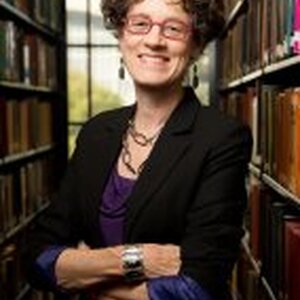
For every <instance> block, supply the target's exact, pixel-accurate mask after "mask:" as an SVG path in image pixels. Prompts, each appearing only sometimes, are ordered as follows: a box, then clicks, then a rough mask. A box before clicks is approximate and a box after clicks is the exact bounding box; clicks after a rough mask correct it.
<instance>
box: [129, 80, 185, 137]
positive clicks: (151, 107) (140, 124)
mask: <svg viewBox="0 0 300 300" xmlns="http://www.w3.org/2000/svg"><path fill="white" fill-rule="evenodd" d="M183 92H184V90H183V87H182V86H177V87H175V88H174V87H167V88H165V89H164V88H159V89H155V88H152V87H149V88H141V87H138V86H137V87H136V97H137V110H136V115H135V126H136V128H137V129H138V130H140V131H142V132H145V133H147V132H148V133H151V132H153V131H155V129H156V128H158V127H159V126H161V125H162V124H164V123H165V122H166V121H167V119H168V118H169V116H170V115H171V113H172V112H173V110H174V109H175V107H176V106H177V105H178V103H179V102H180V101H181V99H182V97H183Z"/></svg>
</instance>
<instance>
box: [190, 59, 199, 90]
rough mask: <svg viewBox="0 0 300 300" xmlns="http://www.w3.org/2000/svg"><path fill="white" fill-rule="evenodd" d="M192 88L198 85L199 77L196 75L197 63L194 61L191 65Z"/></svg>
mask: <svg viewBox="0 0 300 300" xmlns="http://www.w3.org/2000/svg"><path fill="white" fill-rule="evenodd" d="M192 85H193V88H194V89H195V88H197V87H198V85H199V77H198V67H197V64H196V63H194V66H193V83H192Z"/></svg>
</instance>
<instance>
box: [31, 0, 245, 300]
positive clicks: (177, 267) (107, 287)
mask: <svg viewBox="0 0 300 300" xmlns="http://www.w3.org/2000/svg"><path fill="white" fill-rule="evenodd" d="M102 11H103V15H104V18H105V22H106V25H107V27H109V28H113V29H114V30H115V34H116V36H117V38H118V41H119V47H120V51H121V54H122V59H123V61H124V63H125V65H126V67H127V69H128V71H129V73H130V74H131V76H132V78H133V81H134V86H135V93H136V104H135V105H133V106H131V107H126V108H121V109H117V110H114V111H109V112H105V113H101V114H99V115H98V116H96V117H94V118H93V119H92V120H90V121H89V122H88V123H87V124H86V125H85V126H84V127H83V129H82V131H81V133H80V135H79V137H78V140H77V147H76V149H75V152H74V155H73V157H72V159H71V161H70V165H69V168H68V171H67V174H66V176H65V178H64V180H63V183H62V187H61V189H60V191H59V193H58V195H57V197H56V198H55V199H54V200H53V201H52V204H51V206H50V208H49V209H48V210H47V212H46V213H45V214H44V215H43V216H41V218H40V219H39V220H38V221H37V222H36V224H35V227H34V228H33V230H32V233H31V236H30V239H29V246H28V251H27V257H29V259H28V258H27V260H28V266H27V268H28V270H29V271H30V272H29V274H30V277H31V282H32V283H33V284H34V285H35V286H42V287H44V288H46V287H47V288H50V289H57V290H61V291H64V292H68V291H74V290H75V291H78V290H84V291H86V293H87V295H89V297H90V299H99V300H105V299H107V300H109V299H110V300H112V299H120V300H129V299H151V300H162V299H163V300H168V299H197V300H208V299H221V300H223V299H230V293H229V288H228V283H229V279H230V275H231V271H232V267H233V264H234V263H235V261H236V258H237V255H238V252H239V244H240V239H241V236H242V234H243V230H242V218H243V211H244V207H245V202H246V192H245V182H244V179H245V175H246V172H247V163H248V160H249V157H250V151H251V136H250V133H249V130H248V128H246V127H245V126H242V125H240V124H239V123H237V122H236V121H234V120H231V119H229V118H227V117H225V116H222V115H221V114H220V113H219V112H217V111H216V110H215V109H213V108H207V107H206V108H204V107H202V106H201V105H200V103H199V101H198V100H197V98H196V96H195V94H194V92H193V91H192V89H190V88H183V86H182V81H183V78H184V75H185V73H186V71H187V68H188V67H189V66H190V64H191V63H192V62H193V61H194V60H195V59H196V58H197V57H198V56H199V55H200V54H201V52H202V51H203V49H204V47H205V45H206V44H207V43H208V42H209V41H210V40H212V39H213V38H214V37H215V36H216V35H217V34H218V33H219V31H220V30H221V28H222V26H223V24H224V21H223V18H222V14H221V12H222V3H221V1H204V0H203V1H201V0H200V1H195V0H194V1H192V0H185V1H184V0H181V1H179V0H176V1H175V0H174V1H173V0H104V1H102ZM78 244H80V245H79V246H78Z"/></svg>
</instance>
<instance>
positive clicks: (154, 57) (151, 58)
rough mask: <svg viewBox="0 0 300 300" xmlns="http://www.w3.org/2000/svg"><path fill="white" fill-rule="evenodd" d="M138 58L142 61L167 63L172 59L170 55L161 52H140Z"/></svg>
mask: <svg viewBox="0 0 300 300" xmlns="http://www.w3.org/2000/svg"><path fill="white" fill-rule="evenodd" d="M138 58H139V59H141V60H142V61H145V62H153V63H166V62H169V61H170V58H169V57H167V56H165V55H160V54H149V53H140V54H138Z"/></svg>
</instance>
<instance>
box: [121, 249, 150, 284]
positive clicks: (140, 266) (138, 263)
mask: <svg viewBox="0 0 300 300" xmlns="http://www.w3.org/2000/svg"><path fill="white" fill-rule="evenodd" d="M122 267H123V275H124V277H125V280H126V281H128V282H134V281H140V280H142V279H143V278H144V277H145V273H144V263H143V249H142V246H141V245H139V244H129V245H127V244H126V245H124V249H123V252H122Z"/></svg>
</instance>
